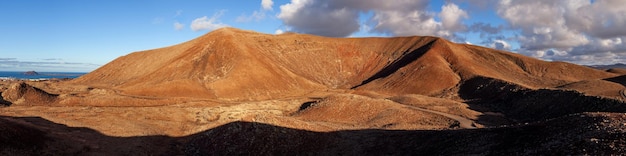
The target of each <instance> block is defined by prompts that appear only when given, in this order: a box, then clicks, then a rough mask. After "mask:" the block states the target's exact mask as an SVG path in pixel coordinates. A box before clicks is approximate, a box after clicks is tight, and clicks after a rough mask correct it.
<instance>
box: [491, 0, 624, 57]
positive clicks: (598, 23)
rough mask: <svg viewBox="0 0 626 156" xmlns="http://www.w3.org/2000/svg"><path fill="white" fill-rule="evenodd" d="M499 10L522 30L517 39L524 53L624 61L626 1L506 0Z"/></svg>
mask: <svg viewBox="0 0 626 156" xmlns="http://www.w3.org/2000/svg"><path fill="white" fill-rule="evenodd" d="M497 13H498V15H500V16H501V17H502V18H503V19H505V20H506V21H507V22H508V23H509V24H510V27H511V28H512V29H513V30H519V32H520V34H519V37H518V38H516V39H517V41H518V42H519V43H520V45H521V47H520V48H521V49H520V51H521V52H522V53H525V54H530V55H532V56H536V57H540V58H543V59H550V60H563V61H570V62H575V63H592V62H593V61H592V60H596V61H597V63H610V62H614V61H618V60H623V58H624V55H623V53H624V52H626V46H624V45H623V44H622V39H623V38H624V36H626V29H624V27H625V26H626V3H623V2H622V1H619V0H596V1H589V0H560V1H540V0H533V1H529V0H526V1H512V0H504V1H500V3H499V4H498V5H497ZM541 53H544V54H545V55H538V54H541ZM549 54H556V55H549ZM610 57H612V58H613V59H609V58H610ZM606 61H608V62H606Z"/></svg>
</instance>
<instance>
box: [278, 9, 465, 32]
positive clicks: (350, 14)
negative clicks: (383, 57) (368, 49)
mask: <svg viewBox="0 0 626 156" xmlns="http://www.w3.org/2000/svg"><path fill="white" fill-rule="evenodd" d="M428 5H429V1H428V0H391V1H380V0H343V1H332V0H316V1H313V0H292V1H291V2H290V3H288V4H285V5H282V6H280V10H281V12H280V13H279V15H278V18H279V19H281V20H282V21H283V23H284V24H285V25H287V26H289V27H291V28H292V29H293V30H294V31H297V32H303V33H309V34H316V35H322V36H332V37H345V36H349V35H350V34H352V33H354V32H356V31H359V30H364V29H363V28H360V27H362V25H361V24H359V17H360V16H359V14H360V13H363V12H371V13H373V15H372V17H371V18H370V19H369V20H368V22H367V25H368V26H369V27H368V28H367V30H369V31H370V32H378V33H385V34H390V35H394V36H409V35H433V36H444V37H448V38H453V37H454V36H455V33H456V31H459V30H462V29H464V28H465V26H463V25H462V24H461V20H462V19H466V18H468V17H469V15H468V14H467V12H465V11H464V10H462V9H461V8H459V7H458V6H457V5H456V4H453V3H447V4H446V5H445V6H443V7H442V9H443V10H444V11H443V12H442V13H441V14H440V17H441V18H442V19H444V20H445V24H442V22H440V21H437V20H436V19H435V16H436V15H437V13H436V12H430V11H427V8H428Z"/></svg>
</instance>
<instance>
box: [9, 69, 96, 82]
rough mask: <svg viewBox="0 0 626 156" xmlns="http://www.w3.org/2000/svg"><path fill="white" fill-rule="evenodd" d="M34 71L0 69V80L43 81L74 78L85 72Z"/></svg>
mask: <svg viewBox="0 0 626 156" xmlns="http://www.w3.org/2000/svg"><path fill="white" fill-rule="evenodd" d="M33 72H34V71H23V72H19V71H0V80H2V81H9V80H30V81H43V80H50V79H74V78H78V77H80V76H82V75H85V74H87V73H83V72H36V73H37V74H32V73H33Z"/></svg>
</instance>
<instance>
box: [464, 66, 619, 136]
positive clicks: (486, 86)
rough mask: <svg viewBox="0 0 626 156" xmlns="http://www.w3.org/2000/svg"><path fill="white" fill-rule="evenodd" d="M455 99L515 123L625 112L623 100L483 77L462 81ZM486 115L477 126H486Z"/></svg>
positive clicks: (487, 116)
mask: <svg viewBox="0 0 626 156" xmlns="http://www.w3.org/2000/svg"><path fill="white" fill-rule="evenodd" d="M459 96H460V97H461V98H463V99H466V100H468V101H469V102H467V103H468V104H469V105H470V109H473V110H476V111H480V112H485V111H489V112H496V113H500V114H502V115H504V116H505V117H506V118H508V119H511V120H512V121H517V122H532V121H540V120H545V119H550V118H555V117H559V116H564V115H568V114H574V113H582V112H626V103H624V102H623V101H619V100H615V99H610V98H603V97H596V96H587V95H584V94H583V93H580V92H577V91H569V90H551V89H539V90H531V89H527V88H524V87H521V86H519V85H516V84H513V83H509V82H505V81H501V80H497V79H492V78H487V77H475V78H472V79H469V80H467V81H465V82H464V83H463V84H462V85H461V86H460V89H459ZM490 118H491V116H490V115H488V114H486V115H485V116H481V117H479V119H478V123H480V124H485V125H490V124H492V123H489V122H488V121H487V120H488V119H490Z"/></svg>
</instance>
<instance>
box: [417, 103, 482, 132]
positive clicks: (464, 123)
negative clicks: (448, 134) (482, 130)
mask: <svg viewBox="0 0 626 156" xmlns="http://www.w3.org/2000/svg"><path fill="white" fill-rule="evenodd" d="M407 107H409V108H411V109H416V110H419V111H424V112H429V113H434V114H438V115H441V116H445V117H447V118H450V119H452V120H456V121H458V122H459V123H460V124H459V126H460V127H461V128H465V129H476V128H477V127H476V126H475V125H474V121H472V120H469V119H466V118H464V117H461V116H458V115H452V114H448V113H444V112H438V111H434V110H429V109H424V108H419V107H415V106H407Z"/></svg>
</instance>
